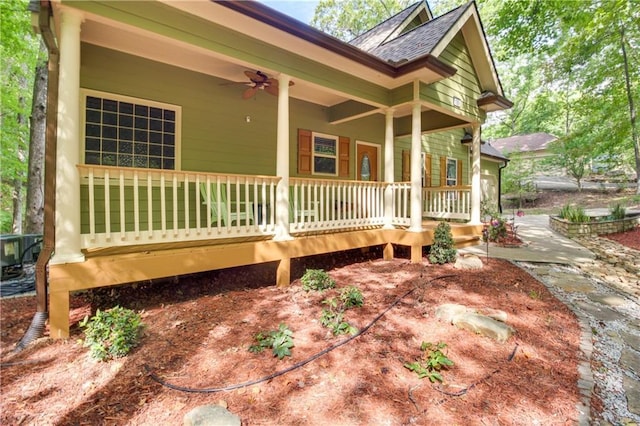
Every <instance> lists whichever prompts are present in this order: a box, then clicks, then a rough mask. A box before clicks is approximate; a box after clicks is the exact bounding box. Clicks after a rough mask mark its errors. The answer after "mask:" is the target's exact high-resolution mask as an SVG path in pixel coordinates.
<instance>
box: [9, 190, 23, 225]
mask: <svg viewBox="0 0 640 426" xmlns="http://www.w3.org/2000/svg"><path fill="white" fill-rule="evenodd" d="M11 198H13V224H12V225H11V232H12V233H13V234H22V179H20V178H16V179H14V180H13V194H12V197H11Z"/></svg>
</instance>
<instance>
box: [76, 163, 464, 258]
mask: <svg viewBox="0 0 640 426" xmlns="http://www.w3.org/2000/svg"><path fill="white" fill-rule="evenodd" d="M78 170H79V173H80V178H81V188H80V189H81V202H82V205H81V207H80V208H81V228H82V231H81V232H82V235H81V247H82V248H84V249H87V248H96V247H109V246H125V245H138V244H153V243H163V242H177V241H195V240H207V239H220V238H237V237H256V236H263V237H264V236H266V237H269V236H273V235H275V233H276V212H275V205H276V202H275V200H276V186H277V184H278V182H279V181H280V178H278V177H274V176H254V175H229V174H220V173H204V172H183V171H167V170H154V169H138V168H128V167H127V168H119V167H107V166H93V165H79V166H78ZM387 187H390V188H391V190H392V195H393V196H392V203H393V206H392V209H391V211H392V218H391V223H392V224H393V225H397V226H408V225H409V224H410V211H411V209H410V197H409V194H410V188H411V184H410V183H409V182H395V183H382V182H363V181H344V180H327V179H306V178H291V179H290V190H289V222H290V228H289V232H290V233H292V234H296V233H302V232H319V231H326V230H339V229H362V228H370V227H379V226H382V225H384V223H385V217H384V215H385V209H384V205H385V202H384V193H385V189H386V188H387ZM469 202H470V189H469V188H468V187H447V188H425V189H424V191H423V216H424V217H435V218H448V219H469V217H470V215H469V207H470V204H469Z"/></svg>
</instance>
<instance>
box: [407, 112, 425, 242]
mask: <svg viewBox="0 0 640 426" xmlns="http://www.w3.org/2000/svg"><path fill="white" fill-rule="evenodd" d="M420 112H421V105H420V102H417V101H415V102H414V103H413V111H412V115H411V220H410V226H409V231H410V232H421V231H422V178H421V176H420V175H421V172H422V165H421V164H420V162H421V161H420V159H421V151H422V138H421V135H422V117H421V115H420Z"/></svg>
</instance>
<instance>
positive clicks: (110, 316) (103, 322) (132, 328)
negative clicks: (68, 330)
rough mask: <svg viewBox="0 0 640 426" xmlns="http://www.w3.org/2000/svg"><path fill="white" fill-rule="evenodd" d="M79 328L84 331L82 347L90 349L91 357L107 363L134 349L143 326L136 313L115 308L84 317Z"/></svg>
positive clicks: (118, 307)
mask: <svg viewBox="0 0 640 426" xmlns="http://www.w3.org/2000/svg"><path fill="white" fill-rule="evenodd" d="M80 327H81V328H84V329H85V332H84V333H85V340H84V346H87V347H89V348H90V350H91V356H92V357H94V358H97V359H99V360H101V361H107V360H109V359H111V358H121V357H123V356H126V355H127V354H128V353H129V352H130V351H131V349H133V348H134V347H136V346H137V345H138V340H139V338H140V331H141V330H142V328H143V327H144V324H143V323H142V320H141V319H140V315H139V314H137V313H136V312H134V311H132V310H130V309H126V308H122V307H120V306H116V307H114V308H111V309H108V310H106V311H101V310H100V309H98V310H97V312H96V314H95V315H94V316H93V317H91V318H89V316H86V317H85V318H84V319H83V320H82V321H81V322H80Z"/></svg>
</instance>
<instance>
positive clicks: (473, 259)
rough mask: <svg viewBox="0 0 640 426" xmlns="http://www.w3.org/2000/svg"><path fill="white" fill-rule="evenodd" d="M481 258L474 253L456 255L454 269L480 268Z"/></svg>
mask: <svg viewBox="0 0 640 426" xmlns="http://www.w3.org/2000/svg"><path fill="white" fill-rule="evenodd" d="M482 266H483V265H482V260H480V258H479V257H478V256H476V255H474V254H470V255H464V256H458V258H457V259H456V263H455V264H454V265H453V267H454V268H456V269H463V270H464V269H482Z"/></svg>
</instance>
